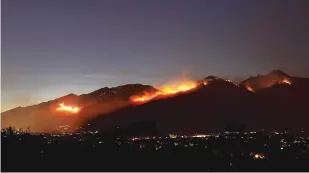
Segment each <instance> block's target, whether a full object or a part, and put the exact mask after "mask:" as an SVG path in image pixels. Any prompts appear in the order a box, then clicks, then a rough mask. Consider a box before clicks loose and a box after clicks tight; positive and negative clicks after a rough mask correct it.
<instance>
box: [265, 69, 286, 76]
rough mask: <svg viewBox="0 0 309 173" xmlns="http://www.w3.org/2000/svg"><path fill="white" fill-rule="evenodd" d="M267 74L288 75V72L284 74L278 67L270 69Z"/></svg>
mask: <svg viewBox="0 0 309 173" xmlns="http://www.w3.org/2000/svg"><path fill="white" fill-rule="evenodd" d="M268 75H278V76H284V77H289V75H288V74H286V73H285V72H283V71H282V70H279V69H275V70H273V71H271V72H270V73H269V74H268Z"/></svg>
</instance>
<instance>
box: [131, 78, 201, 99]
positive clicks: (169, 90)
mask: <svg viewBox="0 0 309 173" xmlns="http://www.w3.org/2000/svg"><path fill="white" fill-rule="evenodd" d="M196 87H197V84H196V82H186V83H183V84H180V85H177V86H167V85H166V86H163V87H162V88H161V89H160V91H159V92H154V93H144V94H143V95H142V96H133V97H131V100H132V101H133V102H138V103H143V102H146V101H149V100H152V99H154V98H156V97H158V96H170V95H174V94H177V93H179V92H185V91H189V90H192V89H194V88H196Z"/></svg>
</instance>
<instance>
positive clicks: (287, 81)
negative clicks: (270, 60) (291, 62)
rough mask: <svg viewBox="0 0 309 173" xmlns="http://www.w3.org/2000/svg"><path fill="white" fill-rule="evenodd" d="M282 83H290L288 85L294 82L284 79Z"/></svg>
mask: <svg viewBox="0 0 309 173" xmlns="http://www.w3.org/2000/svg"><path fill="white" fill-rule="evenodd" d="M280 83H284V84H288V85H291V84H292V82H291V81H290V80H288V79H284V80H283V81H281V82H280Z"/></svg>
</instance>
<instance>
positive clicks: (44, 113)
mask: <svg viewBox="0 0 309 173" xmlns="http://www.w3.org/2000/svg"><path fill="white" fill-rule="evenodd" d="M196 83H197V87H196V88H194V89H192V90H189V91H186V92H180V93H176V94H175V95H173V96H172V97H164V98H157V99H156V98H155V99H153V100H151V101H148V102H145V103H143V104H132V102H131V101H130V98H131V97H132V96H134V95H137V94H142V93H145V92H158V91H159V90H158V89H156V88H154V87H152V86H150V85H142V84H128V85H123V86H119V87H114V88H107V87H105V88H102V89H99V90H96V91H94V92H91V93H88V94H83V95H79V96H77V95H74V94H69V95H67V96H64V97H61V98H58V99H55V100H51V101H48V102H43V103H40V104H38V105H33V106H28V107H18V108H14V109H12V110H9V111H6V112H3V113H2V128H3V127H8V126H15V127H16V128H27V127H30V129H31V130H33V131H40V132H50V131H52V130H53V129H54V128H55V127H56V126H60V125H64V124H68V125H70V126H71V127H72V129H74V128H77V127H78V126H85V125H86V126H88V125H90V126H89V128H90V129H92V130H99V131H107V130H109V129H111V128H114V127H118V126H121V127H126V126H129V125H130V124H132V123H135V122H140V121H155V122H156V124H157V126H158V130H159V132H160V133H161V134H167V133H204V132H210V131H222V130H223V129H224V126H225V122H227V121H234V122H239V123H244V124H246V125H247V126H248V127H250V128H253V129H257V128H264V129H266V130H273V129H284V128H288V129H290V130H292V131H300V130H301V129H304V130H306V129H307V130H309V129H308V127H307V123H306V122H308V119H309V118H308V115H309V109H308V106H309V91H308V88H309V79H308V78H299V77H292V76H289V75H287V74H286V73H284V72H282V71H280V70H274V71H272V72H270V73H268V74H266V75H257V76H253V77H249V78H248V79H246V80H244V81H242V82H240V83H239V84H235V83H233V82H232V81H229V80H225V79H222V78H218V77H215V76H208V77H206V78H204V79H202V80H199V81H197V82H196ZM62 102H64V103H66V104H72V105H78V106H79V107H81V110H80V112H79V113H78V114H76V115H71V114H70V113H65V112H56V111H54V110H55V107H56V106H57V105H59V104H60V103H62ZM73 127H74V128H73Z"/></svg>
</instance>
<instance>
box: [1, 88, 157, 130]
mask: <svg viewBox="0 0 309 173" xmlns="http://www.w3.org/2000/svg"><path fill="white" fill-rule="evenodd" d="M145 91H157V90H156V89H155V88H154V87H152V86H149V85H142V84H127V85H123V86H118V87H113V88H108V87H105V88H102V89H99V90H96V91H94V92H91V93H88V94H83V95H80V96H77V95H75V94H69V95H66V96H63V97H60V98H57V99H54V100H50V101H48V102H43V103H40V104H37V105H32V106H27V107H18V108H15V109H12V110H8V111H6V112H2V113H1V120H2V121H1V125H2V126H1V127H2V128H5V127H9V126H14V127H15V128H23V129H26V128H28V127H29V128H30V129H31V130H32V131H35V132H36V131H37V132H42V131H44V132H50V131H52V130H53V129H54V128H55V127H57V126H60V125H70V126H72V127H74V128H75V127H76V126H78V125H79V123H80V121H82V119H84V118H87V117H89V116H91V115H92V114H95V113H102V112H105V113H106V112H110V111H113V110H115V109H118V108H120V107H123V106H126V105H127V104H129V98H130V97H131V96H132V95H135V94H136V93H140V92H145ZM60 103H65V104H66V105H78V106H79V107H82V109H81V111H80V112H79V113H78V115H74V116H72V115H70V114H68V113H65V112H59V111H56V108H57V106H58V105H59V104H60Z"/></svg>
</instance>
